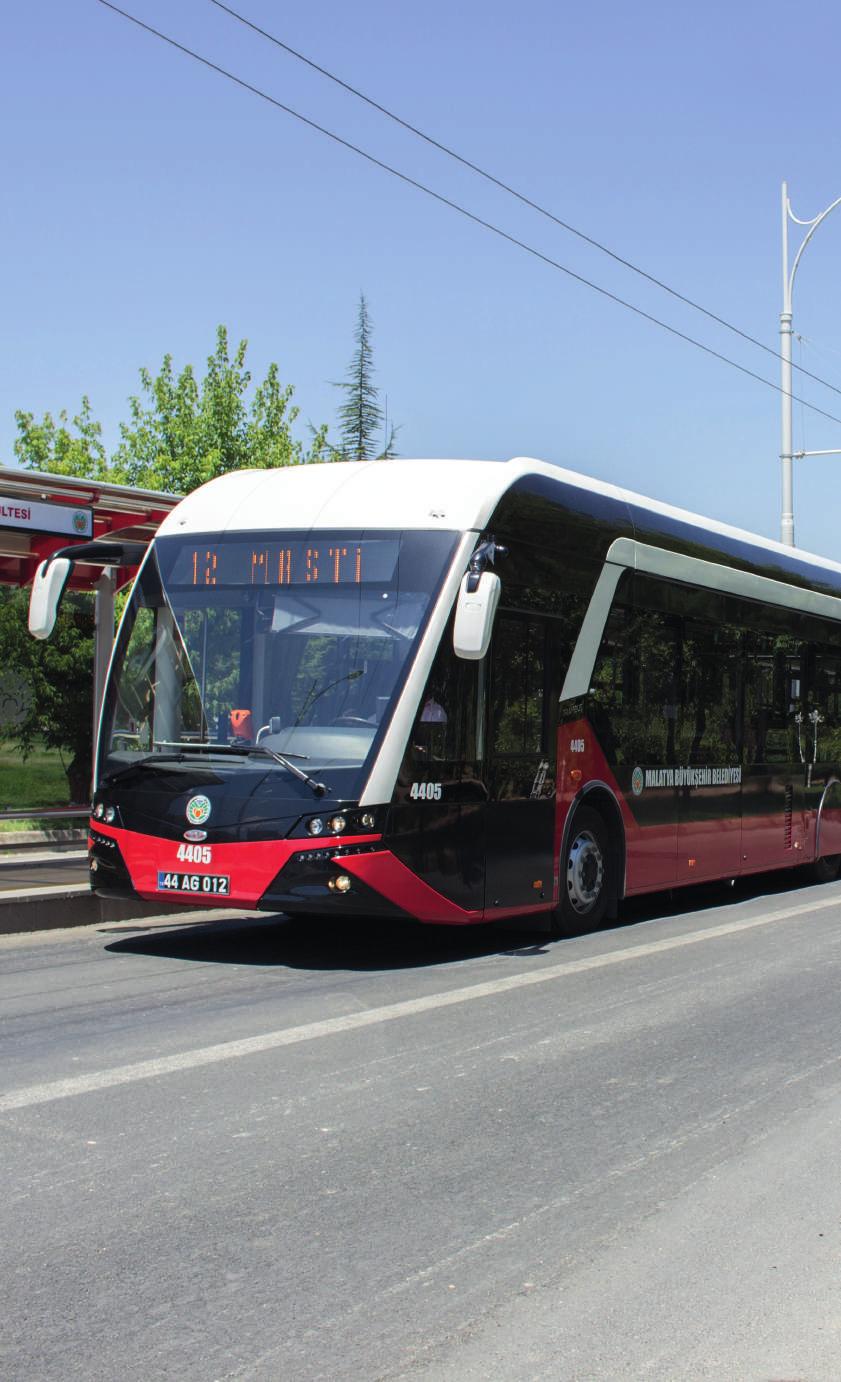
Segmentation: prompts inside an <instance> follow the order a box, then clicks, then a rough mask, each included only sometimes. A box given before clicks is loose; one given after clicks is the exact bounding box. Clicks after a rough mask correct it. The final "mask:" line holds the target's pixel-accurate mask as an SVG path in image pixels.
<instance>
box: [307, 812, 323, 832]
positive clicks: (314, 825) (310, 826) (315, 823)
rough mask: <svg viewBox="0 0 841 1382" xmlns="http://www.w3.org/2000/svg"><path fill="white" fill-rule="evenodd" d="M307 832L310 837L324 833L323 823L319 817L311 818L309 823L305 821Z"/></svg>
mask: <svg viewBox="0 0 841 1382" xmlns="http://www.w3.org/2000/svg"><path fill="white" fill-rule="evenodd" d="M307 830H308V831H309V833H310V834H311V835H321V834H322V833H323V831H324V822H323V820H322V819H321V817H320V816H313V818H312V820H311V821H307Z"/></svg>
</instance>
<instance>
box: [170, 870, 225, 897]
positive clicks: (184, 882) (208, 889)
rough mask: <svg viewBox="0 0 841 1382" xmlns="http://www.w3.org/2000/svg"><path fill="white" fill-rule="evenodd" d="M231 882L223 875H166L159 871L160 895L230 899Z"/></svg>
mask: <svg viewBox="0 0 841 1382" xmlns="http://www.w3.org/2000/svg"><path fill="white" fill-rule="evenodd" d="M230 891H231V880H230V877H229V876H228V875H227V874H221V873H166V872H164V870H163V869H159V870H158V892H159V893H198V894H199V896H200V897H208V896H209V897H228V896H229V895H230Z"/></svg>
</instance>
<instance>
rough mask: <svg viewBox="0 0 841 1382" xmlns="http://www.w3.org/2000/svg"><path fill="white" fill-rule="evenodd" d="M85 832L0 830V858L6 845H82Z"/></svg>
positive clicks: (86, 836) (85, 838) (86, 834)
mask: <svg viewBox="0 0 841 1382" xmlns="http://www.w3.org/2000/svg"><path fill="white" fill-rule="evenodd" d="M87 838H88V832H87V830H86V829H85V830H78V829H74V830H0V857H2V854H3V851H4V849H5V848H6V846H7V845H67V844H77V843H82V842H84V841H85V840H87Z"/></svg>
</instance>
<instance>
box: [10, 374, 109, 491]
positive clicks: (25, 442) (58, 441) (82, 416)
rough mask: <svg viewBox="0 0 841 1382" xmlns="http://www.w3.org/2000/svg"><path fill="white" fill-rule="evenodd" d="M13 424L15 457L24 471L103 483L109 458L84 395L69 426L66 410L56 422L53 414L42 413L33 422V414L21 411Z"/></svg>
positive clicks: (99, 429)
mask: <svg viewBox="0 0 841 1382" xmlns="http://www.w3.org/2000/svg"><path fill="white" fill-rule="evenodd" d="M15 421H16V423H17V428H18V435H17V438H16V440H15V448H14V449H15V455H16V456H17V458H18V460H19V461H20V463H21V465H22V466H24V467H25V468H26V469H27V470H43V471H49V472H51V473H52V474H55V475H81V476H83V477H84V478H85V479H93V480H104V479H105V477H106V476H107V474H108V457H107V456H106V453H105V447H104V445H103V443H102V427H101V425H100V424H99V423H98V422H95V421H94V418H93V416H92V415H91V404H90V399H89V398H88V396H87V394H86V395H85V396H84V397H83V399H82V406H81V408H80V409H79V412H78V413H77V415H76V416H75V417H74V418H73V420H72V422H71V423H70V424H69V425H68V418H67V412H66V410H65V409H62V411H61V412H60V413H59V415H58V422H56V421H55V418H54V417H53V415H52V413H45V414H44V416H43V417H42V419H41V421H40V422H36V421H35V417H34V416H33V414H32V413H25V412H22V411H18V412H16V413H15ZM70 427H72V428H73V429H74V430H75V435H74V433H73V432H71V430H70Z"/></svg>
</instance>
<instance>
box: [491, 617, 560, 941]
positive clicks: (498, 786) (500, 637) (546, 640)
mask: <svg viewBox="0 0 841 1382" xmlns="http://www.w3.org/2000/svg"><path fill="white" fill-rule="evenodd" d="M556 622H557V621H555V620H551V619H544V618H541V617H540V616H536V615H530V614H515V613H513V612H509V611H504V610H502V611H500V613H499V614H498V615H497V620H496V627H495V629H494V637H493V644H492V648H491V654H490V659H491V666H490V687H489V709H490V714H489V723H488V788H489V801H488V807H487V816H486V842H485V852H486V860H487V863H486V878H485V907H486V910H487V912H488V913H489V914H490V915H493V914H494V913H495V912H499V911H513V912H517V911H519V910H523V911H525V910H527V909H529V908H540V907H541V906H548V905H549V904H550V903H551V901H552V892H553V871H554V857H553V853H554V829H555V750H554V748H550V747H549V746H550V744H553V743H554V740H555V737H556V735H555V726H554V724H550V716H551V714H552V713H556V706H557V700H558V695H557V690H555V694H554V695H552V694H550V691H549V687H550V685H553V671H552V668H553V665H554V661H553V659H554V657H555V652H556V650H555V649H553V648H552V646H551V637H550V631H551V630H552V629H554V628H555V625H556ZM556 681H557V678H556V677H554V682H556Z"/></svg>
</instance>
